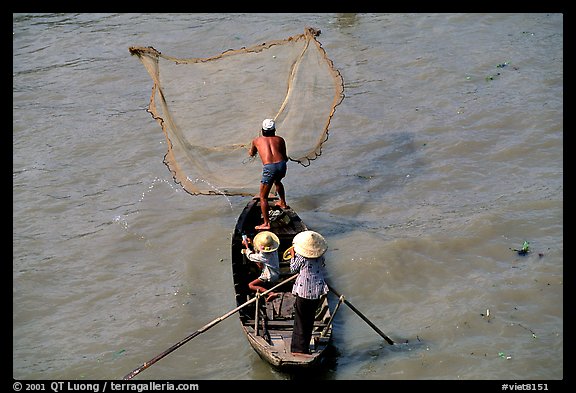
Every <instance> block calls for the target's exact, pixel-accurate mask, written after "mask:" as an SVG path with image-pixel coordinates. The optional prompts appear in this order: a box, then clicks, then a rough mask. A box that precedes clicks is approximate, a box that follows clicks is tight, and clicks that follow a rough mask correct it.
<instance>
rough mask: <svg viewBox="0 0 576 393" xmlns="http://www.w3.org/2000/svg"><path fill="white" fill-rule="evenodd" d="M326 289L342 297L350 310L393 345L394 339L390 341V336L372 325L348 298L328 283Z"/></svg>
mask: <svg viewBox="0 0 576 393" xmlns="http://www.w3.org/2000/svg"><path fill="white" fill-rule="evenodd" d="M328 289H330V290H331V291H332V292H333V293H334V295H336V296H338V297H339V298H341V299H343V300H344V303H346V305H347V306H348V307H350V308H351V309H352V311H354V312H355V313H356V314H358V316H359V317H360V318H362V319H363V320H364V322H366V323H367V324H368V325H370V327H371V328H372V329H374V330H375V331H376V333H378V334H379V335H380V336H382V337H383V338H384V340H386V342H388V344H390V345H394V341H392V340H391V339H390V337H388V336H387V335H385V334H384V333H383V332H382V330H380V329H378V327H377V326H376V325H374V324H373V323H372V322H370V320H369V319H368V318H366V317H365V316H364V314H362V313H361V312H360V311H359V310H358V309H357V308H356V307H354V306H353V305H352V303H350V302H349V301H348V300H346V299H345V298H344V296H342V295H340V294H339V293H338V292H336V291H335V290H334V288H332V287H331V286H330V285H328Z"/></svg>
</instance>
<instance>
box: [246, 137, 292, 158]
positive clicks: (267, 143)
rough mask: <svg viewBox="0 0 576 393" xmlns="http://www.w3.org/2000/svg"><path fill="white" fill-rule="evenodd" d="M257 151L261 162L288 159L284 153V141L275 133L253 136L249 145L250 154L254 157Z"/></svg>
mask: <svg viewBox="0 0 576 393" xmlns="http://www.w3.org/2000/svg"><path fill="white" fill-rule="evenodd" d="M256 153H258V155H260V159H261V160H262V164H264V165H266V164H272V163H274V162H280V161H288V157H287V155H286V142H285V141H284V138H282V137H281V136H277V135H272V136H259V137H257V138H254V140H253V141H252V146H250V152H249V154H250V156H251V157H254V156H255V155H256Z"/></svg>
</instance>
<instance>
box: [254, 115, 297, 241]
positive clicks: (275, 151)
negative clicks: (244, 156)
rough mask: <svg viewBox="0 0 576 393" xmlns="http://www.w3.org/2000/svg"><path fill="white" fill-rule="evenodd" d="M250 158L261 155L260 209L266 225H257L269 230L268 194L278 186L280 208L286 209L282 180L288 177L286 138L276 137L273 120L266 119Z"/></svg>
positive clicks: (258, 228)
mask: <svg viewBox="0 0 576 393" xmlns="http://www.w3.org/2000/svg"><path fill="white" fill-rule="evenodd" d="M248 154H249V155H250V157H254V156H255V155H256V154H260V159H261V160H262V165H264V168H263V169H262V180H261V181H260V207H261V209H262V217H263V218H264V223H263V224H262V225H257V226H256V229H257V230H269V229H270V218H269V217H268V194H270V189H271V188H272V184H274V185H275V186H276V191H277V192H278V196H279V197H280V202H279V203H278V206H280V207H281V208H283V209H285V208H287V207H288V206H287V205H286V196H285V194H284V185H283V184H282V181H281V180H282V178H284V176H286V162H287V161H288V156H287V155H286V142H285V141H284V138H282V137H281V136H277V135H276V124H275V123H274V120H272V119H266V120H264V121H263V122H262V136H259V137H257V138H254V140H252V144H251V145H250V150H249V151H248Z"/></svg>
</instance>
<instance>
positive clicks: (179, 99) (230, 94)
mask: <svg viewBox="0 0 576 393" xmlns="http://www.w3.org/2000/svg"><path fill="white" fill-rule="evenodd" d="M319 34H320V32H319V31H318V30H315V29H313V28H305V29H304V33H303V34H300V35H295V36H292V37H289V38H286V39H282V40H276V41H271V42H266V43H263V44H259V45H255V46H251V47H243V48H240V49H235V50H228V51H226V52H223V53H221V54H218V55H215V56H213V57H208V58H175V57H171V56H167V55H164V54H162V53H160V52H159V51H158V50H156V49H154V48H152V47H130V48H129V51H130V53H131V54H132V55H137V56H138V58H139V59H140V61H141V62H142V64H143V65H144V67H145V68H146V70H147V71H148V73H149V74H150V76H151V78H152V81H153V86H152V94H151V97H150V103H149V106H148V112H150V113H151V114H152V116H153V118H154V119H156V121H157V122H158V124H159V125H160V126H161V128H162V130H163V131H164V135H165V137H166V141H167V146H168V151H167V153H166V155H165V156H164V163H165V164H166V165H167V167H168V168H169V169H170V171H171V172H172V175H173V177H174V181H175V182H176V183H179V184H181V185H182V187H183V188H184V189H185V190H186V191H187V192H189V193H190V194H205V195H221V194H224V195H255V194H257V193H258V190H259V187H260V178H261V173H262V170H261V169H262V163H261V161H260V159H258V158H255V159H251V158H249V156H248V148H249V147H250V143H251V141H252V139H253V138H255V137H257V136H259V135H260V131H261V125H262V120H264V119H266V118H273V119H274V120H275V121H276V135H279V136H282V137H283V138H284V139H285V140H286V146H287V153H288V156H289V158H290V160H291V161H294V162H298V163H300V164H301V165H303V166H308V165H310V162H311V160H314V159H315V158H317V157H318V156H319V155H320V154H321V149H322V145H323V143H324V142H325V141H326V140H327V139H328V129H329V127H330V121H331V119H332V116H333V115H334V112H335V109H336V107H337V106H338V105H339V104H340V102H341V101H342V100H343V98H344V84H343V80H342V77H341V75H340V72H339V71H338V70H337V69H335V67H334V65H333V62H332V61H331V60H330V59H329V58H328V57H327V55H326V52H325V51H324V49H323V48H322V45H321V44H320V42H319V41H318V39H317V37H318V35H319ZM289 171H290V170H289ZM287 176H289V172H288V175H287Z"/></svg>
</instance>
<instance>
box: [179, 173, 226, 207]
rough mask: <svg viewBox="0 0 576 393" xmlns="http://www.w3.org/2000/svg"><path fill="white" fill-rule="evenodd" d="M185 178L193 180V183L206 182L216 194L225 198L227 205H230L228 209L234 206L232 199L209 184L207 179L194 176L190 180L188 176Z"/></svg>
mask: <svg viewBox="0 0 576 393" xmlns="http://www.w3.org/2000/svg"><path fill="white" fill-rule="evenodd" d="M186 179H187V180H188V181H190V182H193V183H198V182H202V183H204V184H206V185H207V186H208V187H210V188H211V189H212V190H213V191H215V192H216V193H217V194H220V195H222V196H224V198H226V201H228V205H229V206H230V210H232V211H234V208H233V207H232V201H231V200H230V198H229V197H228V195H226V193H225V192H224V191H222V190H220V189H219V188H218V187H216V186H214V185H213V184H211V183H210V182H208V181H207V180H204V179H200V178H196V179H195V180H192V179H190V178H189V177H187V178H186Z"/></svg>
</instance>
